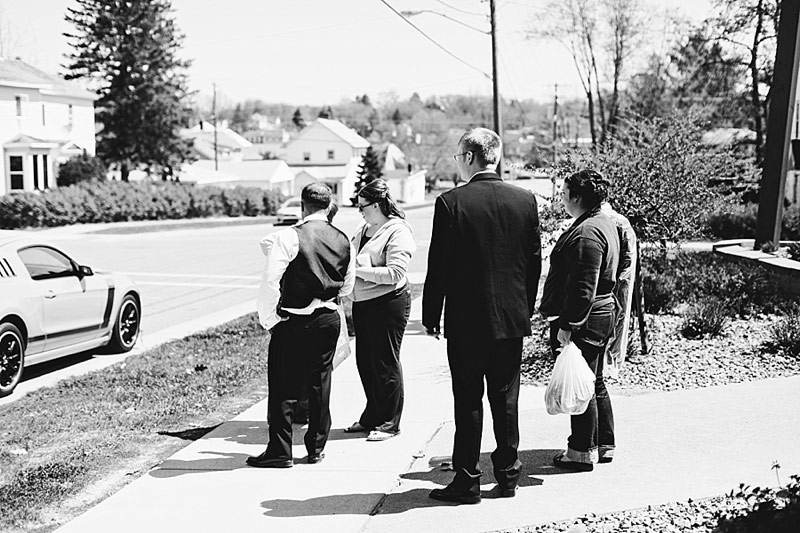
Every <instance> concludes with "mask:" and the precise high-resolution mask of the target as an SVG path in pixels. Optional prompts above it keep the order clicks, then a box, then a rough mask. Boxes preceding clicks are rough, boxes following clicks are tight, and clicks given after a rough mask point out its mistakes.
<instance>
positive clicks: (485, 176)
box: [467, 170, 500, 183]
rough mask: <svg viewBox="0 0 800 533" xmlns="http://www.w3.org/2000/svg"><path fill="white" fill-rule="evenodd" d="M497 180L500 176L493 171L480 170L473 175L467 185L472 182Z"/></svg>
mask: <svg viewBox="0 0 800 533" xmlns="http://www.w3.org/2000/svg"><path fill="white" fill-rule="evenodd" d="M499 179H500V176H499V175H498V174H497V173H496V172H495V171H493V170H481V171H479V172H476V173H475V174H473V175H472V177H471V178H470V179H469V181H468V182H467V183H472V182H473V181H484V180H499Z"/></svg>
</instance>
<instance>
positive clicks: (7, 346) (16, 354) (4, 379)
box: [0, 322, 25, 398]
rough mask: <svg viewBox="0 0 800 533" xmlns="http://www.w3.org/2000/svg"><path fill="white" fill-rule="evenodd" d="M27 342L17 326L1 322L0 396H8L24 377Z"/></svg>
mask: <svg viewBox="0 0 800 533" xmlns="http://www.w3.org/2000/svg"><path fill="white" fill-rule="evenodd" d="M24 361H25V344H24V343H23V341H22V334H21V333H20V331H19V329H18V328H17V326H15V325H14V324H12V323H10V322H3V323H2V324H0V398H2V397H3V396H8V395H9V394H11V392H12V391H13V390H14V387H16V386H17V383H19V380H20V378H21V377H22V366H23V363H24Z"/></svg>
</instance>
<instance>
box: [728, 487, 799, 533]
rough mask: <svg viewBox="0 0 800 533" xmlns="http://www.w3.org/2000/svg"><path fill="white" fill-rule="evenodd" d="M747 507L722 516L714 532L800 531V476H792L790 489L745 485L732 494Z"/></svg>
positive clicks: (765, 532) (783, 532)
mask: <svg viewBox="0 0 800 533" xmlns="http://www.w3.org/2000/svg"><path fill="white" fill-rule="evenodd" d="M730 497H731V498H736V499H739V500H741V501H742V502H743V504H744V505H743V506H742V507H741V508H738V509H737V510H736V511H729V512H727V513H723V514H722V515H721V516H720V517H719V522H718V524H717V527H716V528H715V529H714V533H794V532H796V531H800V476H796V475H793V476H791V481H790V482H789V484H788V485H787V486H786V488H780V489H772V488H768V487H764V488H761V487H755V488H751V487H748V486H746V485H744V484H742V485H739V490H738V491H737V492H736V493H734V492H731V494H730Z"/></svg>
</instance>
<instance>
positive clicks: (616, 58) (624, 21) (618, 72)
mask: <svg viewBox="0 0 800 533" xmlns="http://www.w3.org/2000/svg"><path fill="white" fill-rule="evenodd" d="M603 4H604V8H605V9H604V15H605V16H606V18H607V24H608V28H609V32H610V36H609V37H610V39H609V43H608V48H609V53H610V56H611V64H612V74H611V80H612V82H611V85H612V88H611V98H610V100H609V103H608V116H607V118H606V120H605V123H604V124H603V137H602V139H601V142H602V143H603V144H604V143H605V142H606V139H607V137H608V135H610V134H613V133H614V130H615V129H616V127H617V123H618V122H619V108H620V87H619V86H620V81H621V79H622V77H623V74H624V72H625V67H626V66H627V65H626V63H627V61H628V59H629V57H630V56H631V54H632V53H633V50H634V48H635V45H636V44H637V42H638V40H639V37H640V36H641V34H642V28H643V18H644V17H643V11H642V4H641V2H640V0H603Z"/></svg>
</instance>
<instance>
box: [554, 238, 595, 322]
mask: <svg viewBox="0 0 800 533" xmlns="http://www.w3.org/2000/svg"><path fill="white" fill-rule="evenodd" d="M603 252H604V246H603V244H602V243H601V242H599V241H598V240H596V239H594V238H592V237H590V236H586V235H581V236H580V237H578V239H576V241H575V242H574V243H572V245H571V248H570V250H569V251H568V256H567V257H568V259H567V268H568V269H569V270H568V272H567V279H566V282H565V284H564V287H565V290H566V297H565V301H564V311H563V312H562V313H561V316H560V317H559V326H560V327H561V329H566V330H573V331H575V330H578V329H580V328H581V327H582V326H583V325H584V324H585V323H586V321H587V320H588V318H589V312H590V311H591V310H592V303H594V299H595V296H596V294H597V284H598V282H599V280H600V266H601V263H602V261H603Z"/></svg>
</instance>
